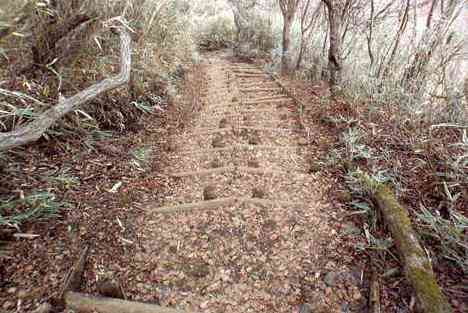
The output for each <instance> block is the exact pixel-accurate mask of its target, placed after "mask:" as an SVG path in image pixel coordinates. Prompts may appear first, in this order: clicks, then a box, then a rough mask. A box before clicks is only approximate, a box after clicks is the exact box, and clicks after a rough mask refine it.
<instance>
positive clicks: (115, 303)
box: [65, 292, 186, 313]
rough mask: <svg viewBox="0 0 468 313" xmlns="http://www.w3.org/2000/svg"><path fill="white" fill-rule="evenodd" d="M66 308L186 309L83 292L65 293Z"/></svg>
mask: <svg viewBox="0 0 468 313" xmlns="http://www.w3.org/2000/svg"><path fill="white" fill-rule="evenodd" d="M65 303H66V306H67V309H68V310H69V311H73V312H80V313H95V312H98V313H184V312H186V311H182V310H177V309H172V308H167V307H162V306H159V305H155V304H149V303H143V302H134V301H126V300H122V299H113V298H104V297H93V296H90V295H86V294H83V293H77V292H67V293H66V294H65Z"/></svg>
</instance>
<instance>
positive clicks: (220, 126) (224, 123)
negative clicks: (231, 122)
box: [219, 118, 228, 128]
mask: <svg viewBox="0 0 468 313" xmlns="http://www.w3.org/2000/svg"><path fill="white" fill-rule="evenodd" d="M227 125H228V121H227V119H226V118H223V119H222V120H221V121H219V128H226V127H227Z"/></svg>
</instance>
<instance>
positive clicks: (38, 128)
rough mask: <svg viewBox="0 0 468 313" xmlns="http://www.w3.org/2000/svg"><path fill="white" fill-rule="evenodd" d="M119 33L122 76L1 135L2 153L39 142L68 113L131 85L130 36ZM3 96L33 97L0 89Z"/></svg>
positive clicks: (100, 83) (64, 101)
mask: <svg viewBox="0 0 468 313" xmlns="http://www.w3.org/2000/svg"><path fill="white" fill-rule="evenodd" d="M119 33H120V39H121V44H120V56H121V64H120V73H119V74H118V75H117V76H116V77H113V78H107V79H104V80H102V81H101V82H99V83H97V84H95V85H93V86H91V87H88V88H86V89H85V90H83V91H81V92H79V93H78V94H76V95H74V96H72V97H70V98H67V99H60V100H59V103H58V104H57V105H55V106H53V107H51V108H50V109H48V110H46V111H45V112H43V113H42V114H41V115H40V116H39V117H37V118H36V119H35V120H34V121H33V122H31V123H29V124H28V125H26V126H22V127H20V128H18V129H15V130H13V131H10V132H7V133H0V152H1V151H6V150H9V149H11V148H14V147H19V146H23V145H25V144H27V143H30V142H33V141H36V140H38V139H39V138H41V136H42V135H43V134H44V133H45V132H46V131H47V130H48V129H49V128H50V127H51V126H52V125H53V124H54V123H55V122H56V121H57V120H59V119H60V118H62V117H63V116H65V115H66V114H67V113H70V112H72V111H74V110H76V109H77V108H78V107H79V106H81V105H82V104H84V103H86V102H88V101H89V100H91V99H93V98H95V97H97V96H98V95H99V94H101V93H104V92H107V91H109V90H112V89H115V88H117V87H119V86H122V85H124V84H126V83H128V81H129V79H130V72H131V37H130V34H129V33H128V32H127V30H126V29H125V27H121V28H119ZM0 94H5V95H9V96H11V95H12V94H13V95H15V96H17V97H20V98H30V97H28V96H25V95H21V94H18V93H12V92H10V91H7V90H2V89H0ZM36 101H37V100H36Z"/></svg>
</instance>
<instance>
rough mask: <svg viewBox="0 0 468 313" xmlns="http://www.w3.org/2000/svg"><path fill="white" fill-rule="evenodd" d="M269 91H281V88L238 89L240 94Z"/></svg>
mask: <svg viewBox="0 0 468 313" xmlns="http://www.w3.org/2000/svg"><path fill="white" fill-rule="evenodd" d="M270 91H273V92H274V91H283V89H282V88H277V87H272V88H245V89H240V92H244V93H248V92H270Z"/></svg>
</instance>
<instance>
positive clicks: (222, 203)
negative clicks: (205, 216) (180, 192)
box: [148, 197, 240, 213]
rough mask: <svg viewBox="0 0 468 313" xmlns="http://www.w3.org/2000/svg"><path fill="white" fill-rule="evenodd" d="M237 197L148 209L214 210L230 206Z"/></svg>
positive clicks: (157, 210) (160, 211)
mask: <svg viewBox="0 0 468 313" xmlns="http://www.w3.org/2000/svg"><path fill="white" fill-rule="evenodd" d="M239 199H240V198H238V197H228V198H220V199H214V200H205V201H199V202H194V203H184V204H177V205H170V206H164V207H160V208H148V211H151V212H155V213H178V212H186V211H193V210H198V211H202V210H203V211H204V210H214V209H218V208H219V207H226V206H231V205H234V204H236V203H238V202H239Z"/></svg>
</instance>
